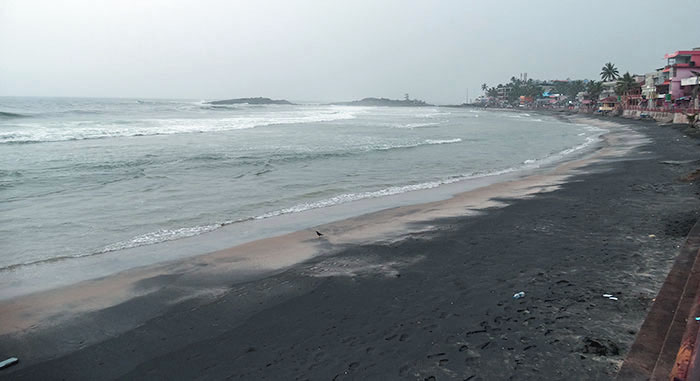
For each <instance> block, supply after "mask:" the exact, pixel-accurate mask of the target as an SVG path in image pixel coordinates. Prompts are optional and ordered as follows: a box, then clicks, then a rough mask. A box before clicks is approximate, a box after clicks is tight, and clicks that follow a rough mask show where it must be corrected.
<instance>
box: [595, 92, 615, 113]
mask: <svg viewBox="0 0 700 381" xmlns="http://www.w3.org/2000/svg"><path fill="white" fill-rule="evenodd" d="M617 105H618V103H617V97H615V96H610V97H607V98H603V99H601V100H600V107H598V111H600V112H602V113H604V114H607V113H609V112H611V111H615V109H616V108H617Z"/></svg>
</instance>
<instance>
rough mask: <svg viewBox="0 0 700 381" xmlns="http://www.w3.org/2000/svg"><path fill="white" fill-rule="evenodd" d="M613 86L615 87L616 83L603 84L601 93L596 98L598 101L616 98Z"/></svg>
mask: <svg viewBox="0 0 700 381" xmlns="http://www.w3.org/2000/svg"><path fill="white" fill-rule="evenodd" d="M615 86H617V81H607V82H603V91H601V92H600V96H598V99H600V100H602V99H605V98H609V97H614V96H616V95H617V94H616V93H615Z"/></svg>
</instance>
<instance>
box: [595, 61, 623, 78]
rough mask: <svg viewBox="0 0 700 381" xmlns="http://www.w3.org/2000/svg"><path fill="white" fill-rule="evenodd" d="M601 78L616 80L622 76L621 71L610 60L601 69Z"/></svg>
mask: <svg viewBox="0 0 700 381" xmlns="http://www.w3.org/2000/svg"><path fill="white" fill-rule="evenodd" d="M600 78H601V79H602V80H603V81H614V80H616V79H618V78H620V72H619V71H617V68H616V67H615V65H613V64H612V63H611V62H608V63H606V64H605V65H603V67H602V68H601V69H600Z"/></svg>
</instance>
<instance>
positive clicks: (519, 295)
mask: <svg viewBox="0 0 700 381" xmlns="http://www.w3.org/2000/svg"><path fill="white" fill-rule="evenodd" d="M524 297H525V292H523V291H520V292H518V293H515V294H513V299H520V298H524Z"/></svg>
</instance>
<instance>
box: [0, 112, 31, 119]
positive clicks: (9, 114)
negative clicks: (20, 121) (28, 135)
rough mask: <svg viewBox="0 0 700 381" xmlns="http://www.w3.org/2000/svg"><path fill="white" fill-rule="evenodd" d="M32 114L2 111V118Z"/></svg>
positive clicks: (22, 116)
mask: <svg viewBox="0 0 700 381" xmlns="http://www.w3.org/2000/svg"><path fill="white" fill-rule="evenodd" d="M30 116H31V115H26V114H18V113H16V112H7V111H0V119H14V118H29V117H30Z"/></svg>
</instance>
